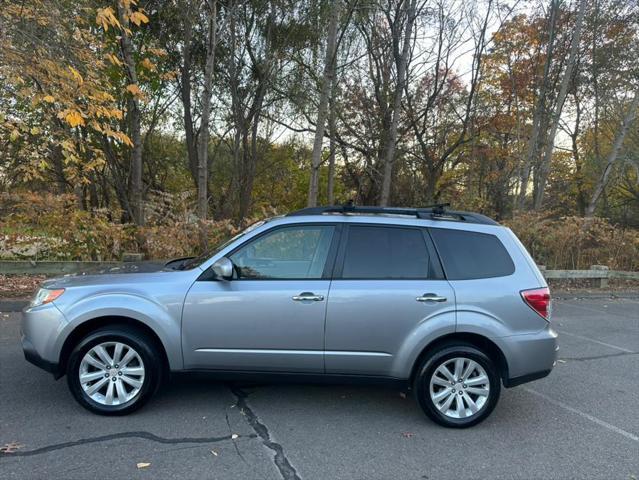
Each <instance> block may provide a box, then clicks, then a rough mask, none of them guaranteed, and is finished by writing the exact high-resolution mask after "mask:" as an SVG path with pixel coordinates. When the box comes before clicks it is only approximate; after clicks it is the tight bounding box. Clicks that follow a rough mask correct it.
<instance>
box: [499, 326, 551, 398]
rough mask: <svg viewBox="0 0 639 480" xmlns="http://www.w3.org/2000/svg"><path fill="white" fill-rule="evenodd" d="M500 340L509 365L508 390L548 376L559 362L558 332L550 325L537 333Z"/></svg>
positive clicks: (506, 384)
mask: <svg viewBox="0 0 639 480" xmlns="http://www.w3.org/2000/svg"><path fill="white" fill-rule="evenodd" d="M500 340H501V343H502V345H501V348H502V351H503V352H504V354H505V356H506V360H507V363H508V374H507V376H506V377H505V378H504V386H505V387H507V388H508V387H515V386H517V385H521V384H522V383H527V382H532V381H533V380H538V379H540V378H543V377H545V376H547V375H548V374H550V372H551V371H552V369H553V367H554V366H555V364H556V362H557V351H558V350H559V346H558V342H557V332H555V331H554V330H553V329H552V328H551V327H550V325H548V326H547V327H546V328H544V329H543V330H541V331H540V332H537V333H531V334H525V335H512V336H509V337H503V338H501V339H500Z"/></svg>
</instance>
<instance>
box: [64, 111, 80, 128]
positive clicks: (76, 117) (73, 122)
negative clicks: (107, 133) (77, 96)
mask: <svg viewBox="0 0 639 480" xmlns="http://www.w3.org/2000/svg"><path fill="white" fill-rule="evenodd" d="M64 119H65V120H66V122H67V123H68V124H69V125H70V126H71V127H72V128H73V127H77V126H78V125H84V118H82V115H81V114H80V112H78V111H76V110H70V111H68V112H67V114H66V115H65V117H64Z"/></svg>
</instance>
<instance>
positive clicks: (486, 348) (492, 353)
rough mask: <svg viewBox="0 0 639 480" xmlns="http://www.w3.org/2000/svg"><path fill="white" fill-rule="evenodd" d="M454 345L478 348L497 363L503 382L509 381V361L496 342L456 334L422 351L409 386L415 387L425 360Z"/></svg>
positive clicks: (411, 374) (473, 335)
mask: <svg viewBox="0 0 639 480" xmlns="http://www.w3.org/2000/svg"><path fill="white" fill-rule="evenodd" d="M453 343H464V344H467V345H471V346H473V347H475V348H478V349H479V350H481V351H482V352H484V353H485V354H486V355H488V356H489V357H490V359H491V360H492V361H494V362H495V364H496V365H497V369H498V371H499V376H500V377H501V379H502V381H505V380H507V379H508V361H507V360H506V356H505V355H504V352H503V351H502V350H501V348H499V346H498V345H497V344H496V343H495V342H493V341H492V340H491V339H489V338H488V337H485V336H483V335H480V334H477V333H468V332H454V333H449V334H446V335H442V336H441V337H438V338H436V339H435V340H433V341H432V342H430V343H429V344H428V345H426V346H425V347H424V348H423V349H422V351H421V352H420V353H419V355H418V356H417V358H416V359H415V362H414V363H413V366H412V369H411V373H410V377H409V385H411V386H412V385H413V382H414V380H415V375H416V374H417V370H418V369H419V366H420V365H421V364H422V362H423V361H424V359H425V358H427V357H428V356H429V355H430V354H432V353H433V352H434V351H436V350H437V349H439V348H440V347H442V346H443V345H446V344H453Z"/></svg>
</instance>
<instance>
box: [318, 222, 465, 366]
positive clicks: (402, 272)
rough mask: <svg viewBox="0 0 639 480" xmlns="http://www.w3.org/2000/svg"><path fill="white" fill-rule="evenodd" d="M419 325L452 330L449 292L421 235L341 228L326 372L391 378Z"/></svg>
mask: <svg viewBox="0 0 639 480" xmlns="http://www.w3.org/2000/svg"><path fill="white" fill-rule="evenodd" d="M422 322H439V323H440V324H441V325H443V326H444V328H445V329H447V330H448V332H454V331H455V296H454V292H453V289H452V288H451V287H450V285H449V284H448V282H447V281H446V280H445V279H444V277H443V272H442V269H441V266H440V264H439V261H438V259H437V256H436V254H435V251H434V248H433V246H432V242H431V240H430V237H429V236H428V233H427V232H426V230H425V229H422V228H419V227H410V226H389V225H375V224H362V223H357V224H350V225H348V226H345V228H344V231H343V240H342V242H341V245H340V249H339V253H338V259H337V264H336V269H335V272H334V278H333V282H332V284H331V291H330V297H329V302H328V307H327V314H326V340H325V343H326V347H325V348H326V351H325V365H326V372H327V373H342V374H363V375H393V361H394V359H395V355H396V353H397V352H398V351H399V350H400V348H401V346H402V344H404V342H405V341H406V340H407V339H408V338H409V336H410V334H411V332H413V331H414V330H415V329H416V328H417V327H418V326H419V325H420V324H422ZM442 333H447V332H442Z"/></svg>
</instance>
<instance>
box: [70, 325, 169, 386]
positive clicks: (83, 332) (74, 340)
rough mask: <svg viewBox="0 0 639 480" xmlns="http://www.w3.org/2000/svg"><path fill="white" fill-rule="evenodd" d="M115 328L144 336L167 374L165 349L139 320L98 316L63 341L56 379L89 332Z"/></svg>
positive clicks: (152, 332)
mask: <svg viewBox="0 0 639 480" xmlns="http://www.w3.org/2000/svg"><path fill="white" fill-rule="evenodd" d="M117 326H126V327H128V328H133V329H135V330H137V331H139V332H140V333H142V334H143V335H145V336H146V337H147V338H149V340H150V341H151V342H152V343H153V345H154V346H155V347H156V348H157V351H158V352H159V353H160V361H161V362H162V367H163V371H164V372H169V370H170V363H169V359H168V355H167V352H166V348H165V346H164V344H163V343H162V340H161V339H160V337H159V336H158V334H157V333H156V332H155V331H154V330H153V329H152V328H151V327H150V326H148V325H147V324H145V323H144V322H141V321H140V320H136V319H134V318H131V317H126V316H120V315H108V316H100V317H95V318H91V319H89V320H86V321H84V322H82V323H80V324H79V325H77V326H76V327H75V328H74V329H73V330H72V331H71V333H70V334H69V335H68V336H67V338H66V339H65V340H64V343H63V345H62V349H61V351H60V362H59V369H58V374H57V377H58V378H59V377H61V376H62V375H64V373H65V372H66V369H67V362H68V361H69V357H70V356H71V352H72V351H73V349H74V347H75V346H76V345H77V344H78V342H80V341H81V340H82V339H83V338H84V337H86V336H87V335H89V334H90V333H91V332H94V331H95V330H97V329H98V328H101V327H117Z"/></svg>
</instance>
